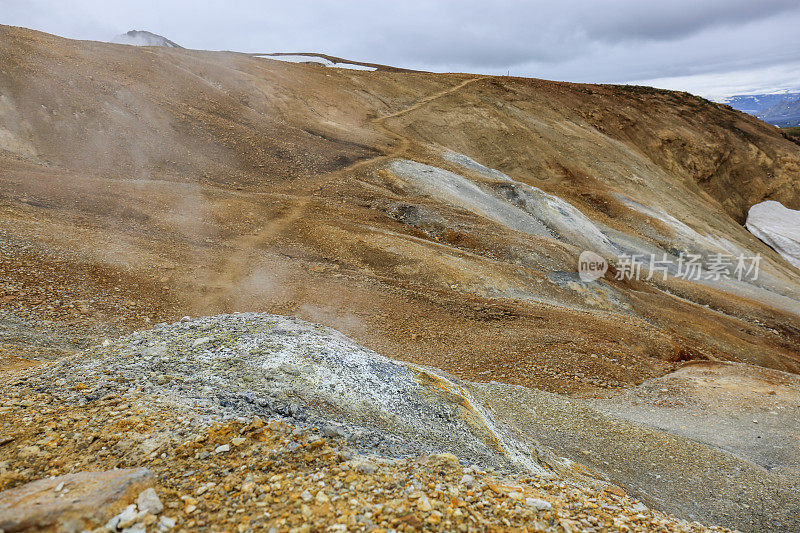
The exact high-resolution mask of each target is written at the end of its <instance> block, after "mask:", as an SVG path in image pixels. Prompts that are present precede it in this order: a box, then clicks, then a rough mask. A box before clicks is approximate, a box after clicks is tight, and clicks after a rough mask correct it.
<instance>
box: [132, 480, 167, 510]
mask: <svg viewBox="0 0 800 533" xmlns="http://www.w3.org/2000/svg"><path fill="white" fill-rule="evenodd" d="M136 505H137V506H138V507H139V511H141V512H145V513H150V514H154V515H156V514H159V513H160V512H161V511H163V510H164V504H162V503H161V500H160V499H159V498H158V494H156V491H155V489H154V488H152V487H150V488H147V489H145V490H144V491H142V492H141V493H140V494H139V497H138V498H136Z"/></svg>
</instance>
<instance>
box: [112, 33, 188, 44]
mask: <svg viewBox="0 0 800 533" xmlns="http://www.w3.org/2000/svg"><path fill="white" fill-rule="evenodd" d="M111 42H112V43H116V44H130V45H133V46H166V47H167V48H183V47H182V46H180V45H179V44H177V43H175V42H173V41H170V40H169V39H167V38H166V37H162V36H161V35H157V34H155V33H152V32H149V31H144V30H131V31H129V32H128V33H123V34H121V35H117V36H116V37H114V38H113V39H112V40H111Z"/></svg>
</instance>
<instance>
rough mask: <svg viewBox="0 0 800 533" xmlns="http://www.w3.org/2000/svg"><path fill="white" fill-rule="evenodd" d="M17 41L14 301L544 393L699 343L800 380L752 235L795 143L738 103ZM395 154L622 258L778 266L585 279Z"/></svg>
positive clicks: (4, 144) (5, 224) (6, 57)
mask: <svg viewBox="0 0 800 533" xmlns="http://www.w3.org/2000/svg"><path fill="white" fill-rule="evenodd" d="M0 57H2V71H0V92H1V93H2V96H1V97H0V98H1V99H0V116H2V122H0V124H1V127H2V129H1V130H0V143H1V144H0V147H1V148H2V152H0V154H2V155H1V156H0V157H1V159H0V161H2V169H3V170H2V175H1V176H0V179H1V180H2V181H0V194H2V210H3V217H2V228H0V229H1V230H2V231H3V234H4V235H5V238H4V241H5V242H6V243H7V246H8V249H7V251H6V252H4V254H3V261H2V269H3V280H4V285H5V286H4V291H5V294H6V296H5V297H4V300H3V301H4V305H5V306H6V308H7V309H8V310H11V309H14V308H20V307H24V308H25V309H27V310H28V311H29V312H33V311H31V310H35V311H36V312H40V314H41V316H42V317H46V318H51V319H56V320H58V321H59V322H61V321H63V322H75V321H78V322H80V323H84V322H85V323H89V324H95V323H96V324H100V323H102V324H108V323H112V324H119V326H120V328H121V329H125V328H128V327H134V326H137V327H141V326H142V325H143V320H145V319H150V320H151V321H159V320H162V319H167V318H179V317H180V316H181V315H183V314H192V315H207V314H215V313H218V312H222V311H232V310H236V311H247V310H263V311H270V312H279V313H284V314H297V315H300V316H303V317H306V318H309V319H312V320H316V321H318V322H322V323H325V324H328V325H331V326H334V327H337V328H339V329H340V330H342V331H344V332H345V333H347V334H350V335H352V336H354V337H355V338H357V339H359V340H361V341H363V342H364V343H366V344H367V345H369V346H371V347H373V348H376V349H378V350H379V351H382V352H383V353H386V354H388V355H392V356H396V357H400V358H402V359H406V360H412V361H418V362H424V363H426V364H433V365H436V366H440V367H444V368H445V369H447V370H449V371H451V372H454V373H455V374H457V375H462V376H464V377H469V378H474V379H479V380H489V379H495V380H499V381H506V382H514V383H521V384H528V385H534V386H539V387H545V388H547V389H550V390H566V391H581V390H594V389H596V388H598V387H608V386H611V387H613V386H619V385H624V384H630V383H637V382H640V381H642V380H643V379H646V378H648V377H653V376H657V375H661V374H663V373H665V372H667V371H669V369H670V368H671V366H672V365H673V364H674V363H675V362H676V361H679V360H683V359H694V358H702V359H723V360H737V361H744V362H750V363H755V364H761V365H765V366H769V367H772V368H776V369H781V370H790V371H797V370H798V369H800V359H799V358H798V349H799V348H800V329H799V328H800V322H799V321H798V320H799V319H798V316H797V313H796V311H797V309H798V308H800V304H798V302H797V298H798V294H800V292H798V291H799V290H800V289H798V284H797V273H796V271H793V270H792V269H791V267H789V266H787V265H786V263H784V262H782V260H780V259H779V258H778V257H777V256H776V255H775V254H774V253H772V252H771V250H769V249H767V248H766V247H765V246H763V245H762V244H761V243H759V242H758V241H757V240H756V239H754V238H753V237H752V236H751V235H749V233H747V232H746V231H745V230H744V229H743V228H742V227H741V225H740V224H739V222H741V221H742V217H743V214H744V213H745V212H746V209H747V208H748V207H749V206H750V205H752V204H753V203H756V202H758V201H761V200H763V199H765V198H769V199H777V200H780V201H782V202H783V203H784V204H785V205H786V206H788V207H793V208H798V207H800V181H799V180H798V176H800V147H798V146H797V145H796V144H793V143H791V142H789V141H788V140H786V139H785V138H783V137H782V136H781V135H780V133H779V132H778V131H777V130H775V129H773V128H771V127H769V126H767V125H765V124H763V123H761V122H759V121H757V120H756V119H754V118H752V117H749V116H747V115H744V114H742V113H738V112H735V111H732V110H731V109H729V108H726V107H724V106H719V105H716V104H712V103H709V102H707V101H704V100H701V99H699V98H696V97H693V96H690V95H688V94H680V93H672V92H664V91H655V90H652V89H647V88H635V87H611V86H593V85H576V84H567V83H554V82H547V81H541V80H528V79H516V78H503V77H476V76H468V75H460V74H453V75H449V74H420V73H389V72H361V71H352V70H345V69H335V68H323V67H320V66H316V65H302V64H292V63H285V62H280V61H274V60H270V59H262V58H253V57H248V56H245V55H240V54H234V53H222V52H199V51H189V50H177V49H164V48H152V47H144V48H141V47H129V46H120V45H111V44H102V43H94V42H76V41H69V40H65V39H60V38H57V37H53V36H49V35H46V34H41V33H37V32H33V31H29V30H22V29H18V28H11V27H3V28H2V39H0ZM451 151H452V152H454V153H456V154H461V155H457V157H453V156H452V155H453V154H452V153H451ZM448 154H449V155H448ZM464 156H468V157H469V158H471V159H472V160H474V161H476V162H479V163H480V165H484V166H485V167H488V168H491V169H495V170H497V171H499V172H497V173H496V175H495V174H493V173H492V172H488V173H487V172H486V171H485V170H484V169H482V168H481V167H480V166H479V165H478V164H477V163H472V162H469V163H468V164H467V165H464V161H469V160H468V159H467V158H465V157H464ZM404 160H411V161H418V162H420V163H424V164H426V165H430V166H432V167H436V168H437V169H442V170H443V171H445V170H446V171H450V172H453V173H455V174H457V175H459V176H462V177H463V178H464V179H465V180H467V181H470V180H471V182H474V183H478V184H480V185H481V187H483V188H484V189H485V190H488V191H489V192H488V193H486V194H487V195H489V196H492V198H493V199H495V200H496V201H497V202H498V204H500V203H507V204H509V205H510V207H512V208H515V206H514V205H513V201H512V200H508V198H509V195H512V194H517V193H515V192H514V189H515V188H516V187H525V186H532V187H535V188H537V189H538V190H541V191H544V192H545V193H548V194H550V195H554V196H557V197H558V198H561V199H562V200H563V201H565V202H567V203H569V204H571V205H572V206H574V208H576V209H577V210H579V211H580V212H581V213H583V215H585V216H586V217H588V219H589V220H590V221H591V222H592V223H593V224H594V225H595V226H596V227H597V228H598V229H599V230H600V231H601V232H603V233H605V235H607V236H608V238H609V239H610V240H611V241H612V242H613V241H622V240H623V237H624V240H626V241H627V242H626V245H628V247H630V246H631V245H637V246H639V247H640V248H645V247H652V248H653V249H654V250H666V251H672V252H674V251H675V250H676V249H677V250H682V249H688V248H689V243H688V242H687V241H688V240H689V239H691V238H693V237H695V236H694V235H688V236H687V235H684V234H682V232H683V233H685V232H696V233H697V234H699V235H701V236H703V237H704V238H705V239H706V242H707V243H708V244H707V246H706V248H708V249H710V250H714V249H719V250H722V251H725V250H731V251H737V250H740V249H742V250H751V251H752V252H759V253H761V254H763V255H764V256H766V258H767V259H766V260H765V262H764V263H765V264H763V265H762V270H763V276H762V280H763V281H761V282H760V283H759V285H760V286H759V287H751V286H750V285H747V286H742V287H719V286H713V285H711V284H693V283H678V282H670V286H669V287H665V286H663V285H662V284H656V283H639V284H636V283H635V282H627V281H626V282H621V281H615V280H606V281H604V282H602V283H600V284H591V285H587V284H584V283H582V282H580V280H577V279H572V278H575V275H574V274H572V273H574V272H575V270H576V264H577V255H578V253H579V252H580V249H581V248H585V247H587V246H588V243H587V242H583V241H580V240H576V239H575V238H571V237H570V236H569V235H566V234H562V235H558V236H556V235H555V234H554V233H553V232H551V233H550V234H549V235H546V234H542V235H531V234H530V232H526V231H525V230H524V229H522V230H521V229H520V228H519V227H509V226H508V224H503V223H502V220H501V219H500V218H498V216H495V215H496V213H495V214H494V215H493V213H489V212H487V209H488V210H496V209H499V208H500V207H498V206H495V205H486V206H483V207H479V208H476V206H475V204H474V202H473V203H472V204H470V201H471V200H469V199H468V198H466V197H458V194H461V193H459V192H456V193H454V194H455V196H446V195H444V194H443V193H440V192H437V191H434V190H431V189H430V188H428V189H425V188H424V187H422V186H421V185H420V184H419V183H418V182H415V180H414V178H413V177H409V176H406V175H398V172H396V171H395V169H396V165H395V166H393V164H395V163H397V162H402V161H404ZM409 168H411V167H409ZM414 168H416V169H417V170H419V169H421V168H423V167H414ZM412 171H413V169H412ZM501 173H504V174H505V175H506V176H507V177H508V178H509V179H510V180H513V181H511V182H509V183H504V180H505V179H506V178H505V177H504V178H498V176H500V175H501ZM492 192H494V193H496V194H495V195H492ZM504 195H505V196H504ZM501 207H502V206H501ZM659 213H662V214H663V216H659ZM675 219H677V220H675ZM498 221H500V222H498ZM545 224H547V222H546V221H545ZM634 240H635V241H636V242H635V243H633V242H632V241H634ZM695 241H697V239H696V238H695ZM620 248H621V247H620ZM23 266H24V268H23ZM54 274H55V279H54ZM74 280H80V283H72V282H71V281H74ZM76 302H78V303H76ZM29 304H31V305H29ZM34 304H35V305H34ZM84 311H86V312H84Z"/></svg>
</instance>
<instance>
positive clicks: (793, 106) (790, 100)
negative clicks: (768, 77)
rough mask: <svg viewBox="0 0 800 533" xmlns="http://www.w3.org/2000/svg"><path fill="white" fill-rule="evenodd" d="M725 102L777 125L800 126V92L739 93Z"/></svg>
mask: <svg viewBox="0 0 800 533" xmlns="http://www.w3.org/2000/svg"><path fill="white" fill-rule="evenodd" d="M723 102H724V103H726V104H728V105H730V106H731V107H733V108H734V109H738V110H739V111H742V112H744V113H748V114H750V115H755V116H756V117H758V118H760V119H761V120H763V121H764V122H768V123H770V124H773V125H775V126H780V127H788V126H800V92H792V93H779V94H750V95H737V96H731V97H729V98H727V99H725V100H723Z"/></svg>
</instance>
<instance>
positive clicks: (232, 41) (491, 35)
mask: <svg viewBox="0 0 800 533" xmlns="http://www.w3.org/2000/svg"><path fill="white" fill-rule="evenodd" d="M0 23H3V24H12V25H16V26H25V27H29V28H34V29H38V30H42V31H46V32H49V33H55V34H57V35H62V36H64V37H71V38H77V39H93V40H99V41H108V40H110V39H112V38H113V37H114V36H116V35H118V34H120V33H124V32H126V31H128V30H131V29H138V30H149V31H152V32H154V33H158V34H160V35H163V36H165V37H167V38H168V39H171V40H173V41H175V42H177V43H178V44H180V45H182V46H185V47H188V48H201V49H211V50H236V51H242V52H273V51H275V52H298V51H302V52H310V51H319V52H325V53H329V54H332V55H337V56H342V57H346V58H348V59H358V60H362V61H373V62H377V63H386V64H390V65H396V66H403V67H410V68H419V69H424V70H432V71H467V72H476V73H494V74H506V73H511V74H512V75H516V76H532V77H539V78H547V79H556V80H569V81H584V82H603V83H605V82H610V83H638V84H645V85H655V86H658V87H664V88H671V89H681V90H687V91H690V92H694V93H697V94H701V95H703V96H706V97H710V98H720V97H722V96H726V95H730V94H743V93H754V92H771V91H775V90H781V89H800V31H798V30H800V0H666V1H665V0H659V1H654V0H560V1H538V0H537V1H528V2H523V1H508V0H493V1H489V0H484V1H474V0H449V1H444V0H392V1H382V0H373V1H369V0H362V1H353V0H329V1H304V0H285V1H281V2H273V1H257V0H243V1H238V2H237V1H233V0H228V1H225V2H213V1H209V2H203V1H198V0H193V1H189V0H186V1H172V2H171V1H168V0H137V1H129V2H122V1H114V0H70V1H64V0H0Z"/></svg>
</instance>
